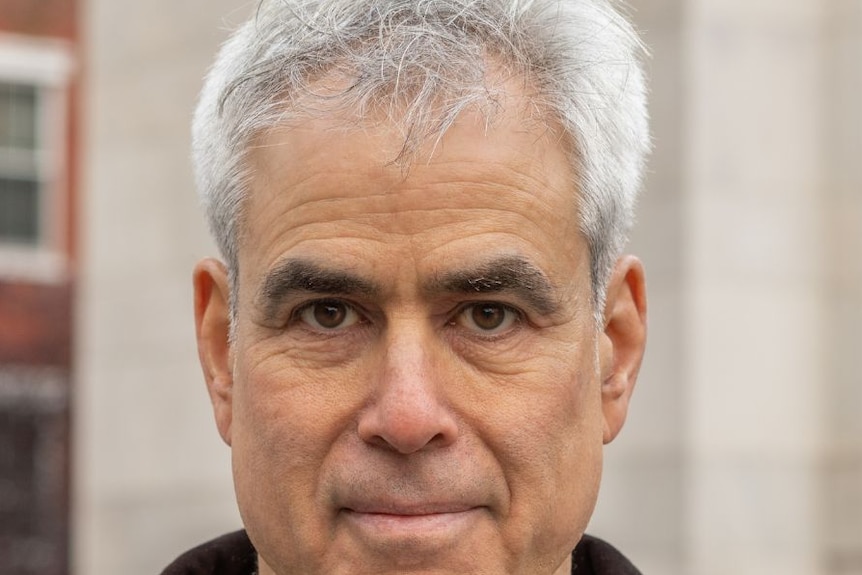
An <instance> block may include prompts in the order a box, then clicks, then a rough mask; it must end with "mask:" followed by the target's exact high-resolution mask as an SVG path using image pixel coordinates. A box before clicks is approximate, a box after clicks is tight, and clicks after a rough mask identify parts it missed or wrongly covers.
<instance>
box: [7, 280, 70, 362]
mask: <svg viewBox="0 0 862 575" xmlns="http://www.w3.org/2000/svg"><path fill="white" fill-rule="evenodd" d="M71 304H72V298H71V289H70V287H69V286H68V285H66V284H63V285H38V284H31V283H22V282H14V283H12V282H9V281H4V280H3V279H2V278H0V326H3V327H2V329H0V365H3V364H14V365H28V366H52V367H65V368H68V367H69V365H70V363H71V346H70V340H71V337H70V335H71V332H72V313H71V311H72V310H71V307H72V305H71Z"/></svg>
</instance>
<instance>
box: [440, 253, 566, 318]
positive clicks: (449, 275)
mask: <svg viewBox="0 0 862 575" xmlns="http://www.w3.org/2000/svg"><path fill="white" fill-rule="evenodd" d="M428 290H429V291H431V292H434V293H458V294H475V293H478V294H486V293H488V294H490V293H501V292H512V293H514V294H515V295H516V296H518V297H519V298H521V299H523V300H524V301H526V302H527V303H528V304H529V305H531V306H532V307H533V308H535V309H536V310H537V311H538V312H539V313H542V314H553V313H554V312H555V311H557V309H558V307H559V305H558V302H557V299H556V298H555V297H554V288H553V285H552V284H551V281H550V280H549V279H548V276H546V275H545V273H544V272H543V271H542V270H540V269H539V268H538V267H536V266H535V265H534V264H532V263H530V262H529V261H528V260H527V259H525V258H523V257H519V256H505V257H500V258H496V259H492V260H490V261H487V262H484V263H482V264H480V265H478V266H476V267H473V268H469V269H463V270H456V271H453V272H446V273H444V274H442V275H440V276H438V277H437V278H435V280H434V281H433V282H432V283H431V284H430V285H429V286H428Z"/></svg>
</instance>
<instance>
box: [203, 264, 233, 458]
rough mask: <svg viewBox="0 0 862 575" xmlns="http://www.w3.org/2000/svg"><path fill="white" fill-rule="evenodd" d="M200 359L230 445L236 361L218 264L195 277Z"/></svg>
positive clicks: (223, 274) (223, 275) (217, 417)
mask: <svg viewBox="0 0 862 575" xmlns="http://www.w3.org/2000/svg"><path fill="white" fill-rule="evenodd" d="M193 282H194V290H195V332H196V334H197V341H198V358H199V359H200V362H201V367H202V368H203V372H204V379H206V384H207V389H208V390H209V394H210V401H211V402H212V406H213V412H214V413H215V420H216V426H217V427H218V430H219V433H220V434H221V436H222V439H223V440H224V441H225V443H227V444H228V445H230V443H231V437H230V429H231V421H232V418H233V368H232V366H233V361H232V356H231V348H230V340H229V334H230V309H229V308H230V306H229V301H230V286H229V285H228V276H227V269H226V268H225V266H224V264H223V263H221V262H220V261H218V260H214V259H205V260H202V261H201V262H199V263H198V264H197V265H196V266H195V269H194V275H193Z"/></svg>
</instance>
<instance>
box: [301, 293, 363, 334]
mask: <svg viewBox="0 0 862 575" xmlns="http://www.w3.org/2000/svg"><path fill="white" fill-rule="evenodd" d="M298 316H299V319H300V320H302V321H303V322H305V324H306V325H308V326H309V327H311V328H312V329H315V330H318V331H335V330H340V329H346V328H348V327H350V326H352V325H354V324H356V323H357V322H358V321H359V320H360V316H359V313H358V312H357V311H356V309H354V308H353V306H351V305H350V304H348V303H346V302H343V301H339V300H319V301H314V302H311V303H309V304H307V305H305V306H304V307H302V308H301V309H300V310H299V313H298Z"/></svg>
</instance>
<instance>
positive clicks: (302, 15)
mask: <svg viewBox="0 0 862 575" xmlns="http://www.w3.org/2000/svg"><path fill="white" fill-rule="evenodd" d="M644 54H645V49H644V47H643V45H642V44H641V42H640V40H639V39H638V36H637V34H636V33H635V31H634V30H633V28H632V26H631V25H630V23H629V22H628V21H627V20H626V19H625V18H624V17H623V16H622V15H621V14H620V13H619V12H618V11H617V10H616V9H615V8H614V7H613V6H612V5H611V3H610V1H609V0H263V1H262V2H261V4H260V5H259V6H258V10H257V13H256V15H254V16H253V17H252V18H251V19H250V20H249V21H248V22H246V23H245V24H244V25H243V26H242V27H240V28H239V29H238V30H237V31H236V32H235V33H234V34H233V36H232V37H231V38H230V39H229V40H228V41H227V42H226V43H225V44H224V46H223V47H222V49H221V51H220V53H219V55H218V57H217V59H216V61H215V64H214V65H213V67H212V69H211V70H210V72H209V74H208V76H207V79H206V82H205V84H204V88H203V90H202V92H201V96H200V100H199V102H198V106H197V110H196V112H195V116H194V121H193V128H192V135H193V160H194V167H195V175H196V181H197V187H198V192H199V194H200V198H201V201H202V203H203V206H204V208H205V210H206V214H207V217H208V220H209V226H210V229H211V231H212V233H213V235H214V237H215V239H216V242H217V243H218V246H219V249H220V250H221V252H222V256H223V257H224V259H225V261H226V264H227V267H228V270H229V274H230V276H231V283H232V287H233V289H232V292H233V293H232V298H233V297H235V295H234V294H235V292H236V287H237V286H236V277H237V273H238V265H239V262H238V257H237V249H238V248H237V246H238V242H239V241H240V240H239V236H240V235H241V233H242V224H241V222H242V220H243V215H242V214H243V202H244V198H245V195H246V193H247V189H248V182H249V180H250V178H251V177H252V175H251V174H249V173H248V171H249V170H247V166H246V163H247V162H246V160H247V152H248V151H249V148H250V147H251V146H252V145H253V141H254V139H255V138H256V137H258V136H260V135H261V134H262V133H264V132H266V131H267V130H269V129H271V128H273V127H275V126H278V125H282V124H284V123H285V122H288V121H290V120H291V119H294V118H299V117H307V116H309V115H310V114H315V113H325V111H331V110H332V109H333V106H337V107H341V108H343V109H346V110H351V111H353V112H355V113H356V114H357V117H360V118H362V117H364V116H366V115H368V114H369V113H371V112H375V113H380V112H383V113H384V117H386V119H387V121H392V122H396V123H397V124H398V125H399V126H401V127H402V129H403V132H404V147H403V149H402V154H401V156H400V157H399V158H397V160H402V161H409V159H410V157H411V153H412V152H413V151H414V150H416V149H417V148H418V146H419V145H420V144H421V143H423V142H425V141H428V140H429V139H431V140H434V139H439V138H440V137H441V136H442V135H443V134H444V133H445V131H446V130H447V128H448V127H449V126H450V125H451V124H452V122H453V121H454V120H455V118H456V117H457V116H458V115H459V114H460V113H461V112H462V111H463V110H465V109H467V108H470V107H475V108H477V109H479V110H481V111H482V113H483V114H485V117H486V120H487V121H491V120H492V116H493V114H494V111H495V106H496V105H497V104H498V103H499V98H498V97H499V96H500V92H499V91H497V89H495V87H494V86H492V85H490V84H489V74H488V69H489V67H490V65H491V64H492V63H497V64H501V65H502V69H503V70H504V72H505V74H506V75H508V76H509V77H514V78H520V79H522V80H523V82H525V85H526V86H528V87H529V90H528V92H529V95H530V99H531V107H532V108H533V109H534V110H538V111H540V112H541V114H542V115H543V116H545V117H546V118H547V120H548V121H547V122H546V124H548V125H550V124H551V123H553V124H557V125H559V126H560V127H561V128H562V131H563V136H564V137H565V138H566V140H567V142H569V146H568V147H567V151H568V153H569V155H570V157H571V165H572V168H573V173H574V174H575V179H576V181H575V182H573V189H574V190H575V193H576V194H579V195H578V196H577V197H576V198H574V199H576V200H577V201H576V202H575V201H573V209H577V210H578V216H579V218H580V221H579V224H580V227H581V232H582V233H583V234H584V236H585V238H586V240H587V243H588V245H589V251H590V271H591V281H592V295H593V301H594V309H595V311H596V318H597V319H600V318H601V310H602V308H603V307H604V300H605V291H606V286H607V282H608V279H609V277H610V274H611V272H612V270H613V267H614V263H615V261H616V259H617V257H619V254H620V252H621V250H622V248H623V245H624V244H625V242H626V239H627V234H628V231H629V228H630V227H631V224H632V219H633V210H634V204H635V200H636V196H637V193H638V191H639V189H640V187H641V180H642V174H643V167H644V158H645V156H646V154H647V152H648V150H649V147H650V138H649V128H648V121H647V111H646V89H645V83H644V76H643V72H642V69H641V64H640V60H641V58H642V57H643V56H644ZM327 74H336V75H337V76H338V77H340V78H345V79H347V82H346V87H345V88H344V89H343V91H341V92H340V93H337V94H334V93H322V92H321V91H320V89H319V86H317V85H316V84H315V81H316V80H319V79H321V78H322V77H324V76H326V75H327ZM316 90H317V91H316ZM234 303H235V302H233V301H232V305H233V304H234ZM234 309H235V308H234Z"/></svg>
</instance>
